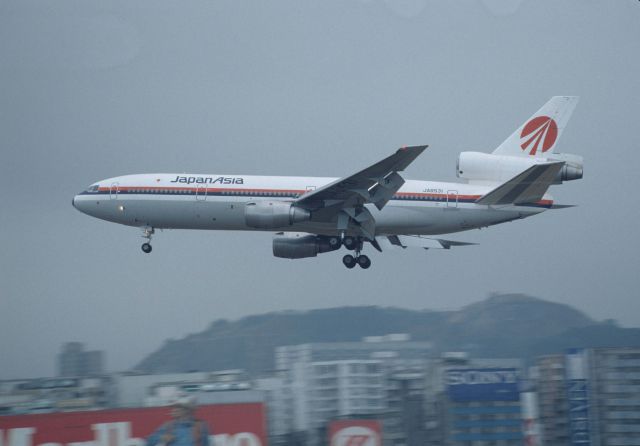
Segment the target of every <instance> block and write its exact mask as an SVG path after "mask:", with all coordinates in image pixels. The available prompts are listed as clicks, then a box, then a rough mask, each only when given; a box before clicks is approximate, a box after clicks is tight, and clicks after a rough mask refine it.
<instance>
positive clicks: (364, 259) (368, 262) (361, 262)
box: [358, 255, 371, 269]
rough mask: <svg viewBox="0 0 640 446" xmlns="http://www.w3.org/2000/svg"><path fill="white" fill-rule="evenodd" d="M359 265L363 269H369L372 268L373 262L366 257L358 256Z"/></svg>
mask: <svg viewBox="0 0 640 446" xmlns="http://www.w3.org/2000/svg"><path fill="white" fill-rule="evenodd" d="M358 265H360V268H362V269H367V268H369V267H370V266H371V260H369V257H367V256H365V255H361V256H358Z"/></svg>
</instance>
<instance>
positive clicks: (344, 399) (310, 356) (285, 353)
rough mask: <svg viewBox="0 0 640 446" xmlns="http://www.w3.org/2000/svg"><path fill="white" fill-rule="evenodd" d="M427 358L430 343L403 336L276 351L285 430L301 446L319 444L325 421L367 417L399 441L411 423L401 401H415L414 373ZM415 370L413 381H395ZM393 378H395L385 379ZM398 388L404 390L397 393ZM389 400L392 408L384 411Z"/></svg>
mask: <svg viewBox="0 0 640 446" xmlns="http://www.w3.org/2000/svg"><path fill="white" fill-rule="evenodd" d="M430 354H431V343H429V342H412V341H411V340H410V338H409V335H407V334H392V335H386V336H371V337H367V338H364V339H363V341H362V342H335V343H312V344H302V345H293V346H282V347H278V348H276V367H277V368H278V369H279V372H280V373H281V375H282V377H283V380H284V381H283V382H284V383H285V385H284V388H283V389H282V390H281V391H287V392H289V396H287V398H289V401H290V402H291V404H292V407H293V412H292V414H291V415H292V416H291V417H290V418H289V420H286V422H289V423H290V426H289V429H290V430H291V432H294V433H296V435H297V436H298V437H299V438H303V442H305V443H306V444H319V443H320V442H322V441H324V440H325V439H326V428H327V425H328V423H329V421H331V420H335V419H338V418H346V417H351V418H353V417H357V418H361V419H362V418H369V419H372V418H373V419H378V420H380V421H383V422H384V423H387V424H388V425H389V426H393V427H391V430H389V431H388V432H389V434H390V435H391V436H392V437H394V438H395V439H397V440H398V441H404V440H405V439H406V434H405V432H401V429H405V427H406V426H408V425H412V426H413V425H415V424H416V422H414V421H415V420H408V419H407V415H406V411H405V410H404V409H406V407H405V406H406V404H408V402H407V401H405V399H403V398H404V397H406V398H408V399H411V398H413V399H416V397H415V390H416V389H415V388H416V386H417V387H418V388H422V387H423V383H424V379H423V378H422V376H424V375H423V374H422V375H420V372H423V371H424V369H425V367H426V365H427V363H428V358H429V356H430ZM416 370H417V371H418V372H419V373H418V377H417V378H415V377H414V379H409V377H408V376H405V377H404V378H406V379H404V378H402V379H401V376H400V374H401V373H403V372H407V371H412V372H414V371H416ZM393 376H395V377H396V378H397V379H395V380H393V379H391V377H393ZM416 383H418V384H416ZM403 385H405V386H409V387H410V388H404V389H403V387H402V386H403ZM403 392H404V393H403ZM409 394H411V396H409ZM389 397H391V399H392V400H393V403H394V404H395V407H392V408H389V407H388V405H387V400H388V398H389ZM274 400H278V398H275V399H274ZM414 403H415V401H414ZM416 404H418V406H422V404H421V403H416ZM420 410H421V407H420ZM274 413H276V412H274ZM276 422H277V423H278V425H281V424H282V423H280V422H278V421H276ZM417 423H418V424H420V423H421V421H419V422H417ZM385 432H386V431H384V430H383V435H385ZM389 438H391V437H389ZM392 444H396V443H395V442H394V443H392ZM398 444H399V443H398ZM403 444H406V443H403Z"/></svg>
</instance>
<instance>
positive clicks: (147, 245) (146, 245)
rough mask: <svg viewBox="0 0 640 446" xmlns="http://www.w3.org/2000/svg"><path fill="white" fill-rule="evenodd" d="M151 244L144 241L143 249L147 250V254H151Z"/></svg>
mask: <svg viewBox="0 0 640 446" xmlns="http://www.w3.org/2000/svg"><path fill="white" fill-rule="evenodd" d="M151 249H152V248H151V245H150V244H149V243H143V244H142V251H144V252H145V254H149V253H150V252H151Z"/></svg>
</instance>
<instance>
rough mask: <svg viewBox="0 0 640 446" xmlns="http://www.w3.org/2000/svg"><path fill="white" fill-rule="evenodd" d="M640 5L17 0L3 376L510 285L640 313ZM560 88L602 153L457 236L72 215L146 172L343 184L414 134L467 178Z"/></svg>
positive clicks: (576, 121)
mask: <svg viewBox="0 0 640 446" xmlns="http://www.w3.org/2000/svg"><path fill="white" fill-rule="evenodd" d="M639 55H640V2H638V1H636V0H619V1H615V2H614V1H604V0H601V1H595V0H576V1H556V0H549V1H540V0H535V1H522V2H519V1H514V0H468V1H440V2H429V1H426V0H425V1H421V0H401V1H391V0H339V1H337V0H336V1H328V0H322V1H300V0H291V1H269V2H264V1H251V2H238V1H235V0H229V1H213V0H210V1H168V0H153V1H149V0H145V1H134V2H132V1H130V0H121V1H100V2H96V1H87V0H55V1H53V0H51V1H46V0H38V1H35V0H15V1H12V0H0V150H1V153H2V162H1V163H0V169H1V175H0V178H1V186H2V187H1V188H0V194H1V198H2V205H3V207H2V211H1V212H0V225H1V226H0V229H1V230H0V249H1V251H0V252H1V253H2V254H1V255H0V378H11V377H27V376H46V375H52V374H53V373H54V371H55V369H54V364H55V355H56V353H57V352H58V350H59V348H60V345H61V344H62V343H63V342H65V341H72V340H79V341H83V342H86V343H87V347H88V348H90V349H104V350H106V351H107V354H108V359H107V361H108V367H109V369H110V370H122V369H125V368H128V367H130V366H132V365H133V364H134V363H135V362H137V361H138V360H139V359H140V358H141V357H142V356H144V355H145V354H147V353H149V352H151V351H152V350H154V349H156V348H157V347H159V346H160V345H161V344H162V342H163V341H164V340H165V339H167V338H169V337H173V338H178V337H182V336H184V335H185V334H187V333H191V332H195V331H200V330H202V329H203V328H205V327H206V326H207V325H208V324H209V323H210V322H211V321H212V320H214V319H217V318H232V319H233V318H238V317H241V316H243V315H248V314H255V313H262V312H267V311H276V310H284V309H311V308H319V307H332V306H339V305H382V306H400V307H406V308H415V309H423V308H429V309H445V308H447V309H455V308H459V307H461V306H463V305H466V304H468V303H470V302H473V301H477V300H479V299H481V298H483V297H485V296H486V295H487V294H488V293H489V292H492V291H503V292H523V293H528V294H531V295H535V296H538V297H542V298H545V299H548V300H552V301H555V302H561V303H567V304H571V305H573V306H575V307H578V308H580V309H582V310H584V311H585V312H586V313H587V314H588V315H590V316H592V317H594V318H596V319H604V318H615V319H618V320H619V321H620V322H621V323H622V324H623V325H625V326H639V325H640V299H639V296H638V287H639V285H640V278H639V277H640V273H639V271H640V268H639V262H638V260H637V259H638V256H639V253H640V237H639V236H638V230H637V224H638V221H639V220H640V211H639V206H638V205H639V204H640V203H639V199H638V197H637V191H638V188H639V186H640V179H639V176H638V169H639V167H638V166H639V165H640V155H639V152H638V150H639V149H640V136H639V134H640V133H639V131H638V127H639V125H638V119H639V116H640V70H639V68H640V62H639V61H640V58H639ZM553 95H579V96H581V101H580V103H579V104H578V108H577V109H576V111H575V113H574V114H573V117H572V119H571V121H570V123H569V126H568V127H567V130H566V131H565V132H564V135H563V138H562V140H561V142H560V149H561V151H565V152H569V153H576V154H580V155H583V156H584V157H585V178H584V179H583V180H582V181H574V182H570V183H566V184H564V185H562V186H555V187H554V188H553V189H552V193H553V194H554V195H555V197H556V200H557V201H559V202H562V203H568V204H577V205H579V206H578V207H577V208H573V209H568V210H562V211H549V212H546V213H544V214H542V215H539V216H536V217H532V218H530V219H528V220H525V221H519V222H514V223H510V224H504V225H501V226H495V227H492V228H489V229H485V230H482V231H471V232H466V233H460V234H457V235H455V236H453V237H451V238H454V239H457V240H463V241H470V242H476V243H479V245H478V246H471V247H462V248H459V249H455V250H454V249H452V250H450V251H428V252H426V251H421V250H416V251H408V250H407V251H393V252H389V253H385V254H384V255H381V254H378V253H375V252H373V253H372V252H371V251H372V250H371V249H369V252H367V253H368V254H370V255H371V258H372V261H373V266H372V268H371V269H369V270H367V271H364V270H360V269H356V270H353V271H349V270H347V269H346V268H344V266H343V265H342V263H341V260H340V258H341V256H342V255H343V254H344V253H343V252H339V253H330V254H325V255H322V256H320V257H317V258H313V259H305V260H297V261H289V260H283V259H276V258H274V257H272V254H271V238H272V236H271V234H270V233H239V232H198V231H164V232H163V233H158V234H157V236H156V237H155V238H154V250H153V253H152V254H151V255H145V254H143V253H142V251H141V250H140V244H141V242H142V239H141V238H140V233H139V231H138V230H137V229H135V228H130V227H125V226H120V225H116V224H112V223H107V222H104V221H101V220H97V219H94V218H91V217H88V216H86V215H84V214H81V213H80V212H78V211H76V210H75V209H73V208H72V206H71V198H72V197H73V195H74V194H76V193H77V192H79V191H81V190H82V189H84V188H85V187H86V186H88V185H89V184H91V183H92V182H94V181H97V180H100V179H104V178H108V177H113V176H117V175H122V174H129V173H143V172H197V173H211V174H222V173H226V174H239V173H242V174H265V175H309V176H313V175H318V176H343V175H347V174H350V173H353V172H355V171H357V170H359V169H360V168H363V167H365V166H367V165H368V164H370V163H372V162H375V161H377V160H379V159H381V158H382V157H384V156H387V155H388V154H390V153H391V152H393V151H394V150H395V149H396V148H397V147H399V146H402V145H406V144H429V145H430V147H429V149H428V150H427V151H426V152H425V153H424V154H423V155H421V157H420V158H418V159H417V160H416V162H415V163H414V164H412V165H411V167H410V168H409V169H408V170H407V172H406V173H405V177H407V178H414V179H433V180H455V161H456V157H457V155H458V152H460V151H462V150H482V151H490V150H493V148H495V147H496V146H497V145H498V144H499V143H500V142H502V140H503V139H504V138H506V137H507V136H508V135H509V134H510V133H511V132H512V131H513V130H514V129H515V128H517V127H518V126H519V125H520V124H521V123H522V122H524V120H525V119H526V118H528V117H529V116H530V115H531V114H532V113H533V112H535V111H536V110H537V109H538V108H539V107H540V106H541V105H542V104H544V103H545V102H546V101H547V100H548V99H549V97H551V96H553Z"/></svg>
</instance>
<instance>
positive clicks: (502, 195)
mask: <svg viewBox="0 0 640 446" xmlns="http://www.w3.org/2000/svg"><path fill="white" fill-rule="evenodd" d="M563 165H564V161H560V162H550V163H540V164H535V165H533V166H531V167H529V168H528V169H527V170H525V171H524V172H522V173H520V174H518V175H516V176H515V177H513V178H512V179H510V180H508V181H506V182H504V183H502V184H501V185H500V186H498V187H496V188H495V189H493V190H492V191H490V192H488V193H486V194H485V195H483V196H482V197H480V198H478V200H476V204H486V205H497V204H522V203H535V202H536V201H539V200H541V199H542V197H543V196H544V194H545V192H547V189H549V186H551V184H552V183H553V181H554V180H555V178H556V175H557V174H558V172H559V171H560V169H562V166H563Z"/></svg>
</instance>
